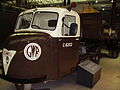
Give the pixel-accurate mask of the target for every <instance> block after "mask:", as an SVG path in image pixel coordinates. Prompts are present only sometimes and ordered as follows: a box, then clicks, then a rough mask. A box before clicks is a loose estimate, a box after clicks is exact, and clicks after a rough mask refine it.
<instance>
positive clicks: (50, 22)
mask: <svg viewBox="0 0 120 90" xmlns="http://www.w3.org/2000/svg"><path fill="white" fill-rule="evenodd" d="M57 20H58V14H57V13H54V12H36V13H35V15H34V19H33V23H32V28H34V29H45V30H54V29H55V28H56V25H57Z"/></svg>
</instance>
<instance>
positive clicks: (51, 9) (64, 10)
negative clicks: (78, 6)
mask: <svg viewBox="0 0 120 90" xmlns="http://www.w3.org/2000/svg"><path fill="white" fill-rule="evenodd" d="M36 11H50V12H58V13H60V12H69V10H67V9H66V8H59V7H42V8H34V9H29V10H26V11H23V12H21V13H20V15H21V14H25V13H31V12H36ZM71 11H72V12H74V11H73V10H71Z"/></svg>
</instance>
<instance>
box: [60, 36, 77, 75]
mask: <svg viewBox="0 0 120 90" xmlns="http://www.w3.org/2000/svg"><path fill="white" fill-rule="evenodd" d="M77 39H78V38H61V39H60V41H59V74H60V76H63V75H66V74H69V73H71V72H73V69H75V67H76V65H77V62H78V56H79V53H78V50H79V40H77Z"/></svg>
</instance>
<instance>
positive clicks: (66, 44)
mask: <svg viewBox="0 0 120 90" xmlns="http://www.w3.org/2000/svg"><path fill="white" fill-rule="evenodd" d="M62 46H63V47H72V46H73V43H72V42H71V43H63V44H62Z"/></svg>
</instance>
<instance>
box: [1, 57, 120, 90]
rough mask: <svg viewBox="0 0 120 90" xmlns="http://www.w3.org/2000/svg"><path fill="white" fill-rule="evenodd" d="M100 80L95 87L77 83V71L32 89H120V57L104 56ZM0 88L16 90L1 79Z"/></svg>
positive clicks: (101, 63) (38, 84)
mask: <svg viewBox="0 0 120 90" xmlns="http://www.w3.org/2000/svg"><path fill="white" fill-rule="evenodd" d="M100 65H101V67H102V73H101V78H100V80H99V81H98V82H97V83H96V85H95V86H94V87H93V88H87V87H84V86H82V85H78V84H76V73H73V74H71V75H69V76H65V77H63V78H61V79H59V80H56V81H50V82H48V83H37V84H33V85H32V89H35V90H36V89H37V90H39V89H40V88H50V90H120V57H118V58H117V59H110V58H102V59H101V61H100ZM0 90H16V89H15V86H14V84H13V83H10V82H7V81H4V80H2V79H0Z"/></svg>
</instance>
